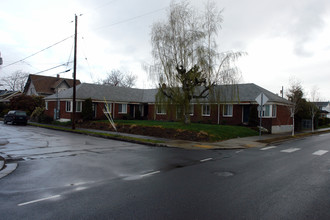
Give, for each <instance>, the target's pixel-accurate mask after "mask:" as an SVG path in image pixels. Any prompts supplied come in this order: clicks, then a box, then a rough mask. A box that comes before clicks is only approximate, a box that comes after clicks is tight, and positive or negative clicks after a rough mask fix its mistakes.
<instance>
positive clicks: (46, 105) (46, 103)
mask: <svg viewBox="0 0 330 220" xmlns="http://www.w3.org/2000/svg"><path fill="white" fill-rule="evenodd" d="M45 109H46V110H48V102H47V101H46V102H45Z"/></svg>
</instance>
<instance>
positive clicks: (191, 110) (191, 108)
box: [189, 104, 195, 116]
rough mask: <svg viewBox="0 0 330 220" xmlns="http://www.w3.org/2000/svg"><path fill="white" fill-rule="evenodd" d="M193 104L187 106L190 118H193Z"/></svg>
mask: <svg viewBox="0 0 330 220" xmlns="http://www.w3.org/2000/svg"><path fill="white" fill-rule="evenodd" d="M194 107H195V106H194V104H189V113H190V116H194Z"/></svg>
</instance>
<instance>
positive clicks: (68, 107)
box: [65, 101, 72, 112]
mask: <svg viewBox="0 0 330 220" xmlns="http://www.w3.org/2000/svg"><path fill="white" fill-rule="evenodd" d="M65 111H66V112H72V102H71V101H66V102H65Z"/></svg>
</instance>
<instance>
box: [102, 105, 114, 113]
mask: <svg viewBox="0 0 330 220" xmlns="http://www.w3.org/2000/svg"><path fill="white" fill-rule="evenodd" d="M104 112H107V113H111V112H112V104H111V103H104Z"/></svg>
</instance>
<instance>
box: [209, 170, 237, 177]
mask: <svg viewBox="0 0 330 220" xmlns="http://www.w3.org/2000/svg"><path fill="white" fill-rule="evenodd" d="M213 174H215V175H217V176H220V177H231V176H234V175H235V174H234V173H233V172H230V171H220V172H214V173H213Z"/></svg>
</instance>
